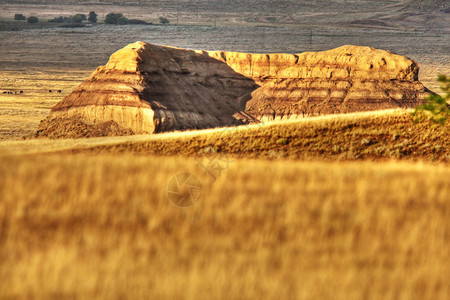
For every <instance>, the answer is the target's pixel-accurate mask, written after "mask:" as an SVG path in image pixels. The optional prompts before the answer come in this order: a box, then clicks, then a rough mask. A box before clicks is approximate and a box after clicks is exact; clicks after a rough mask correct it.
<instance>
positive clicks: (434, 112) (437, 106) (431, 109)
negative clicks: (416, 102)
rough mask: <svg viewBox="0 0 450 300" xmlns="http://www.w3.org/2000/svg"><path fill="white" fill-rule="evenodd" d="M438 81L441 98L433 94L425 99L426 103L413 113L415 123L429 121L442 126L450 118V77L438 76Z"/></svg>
mask: <svg viewBox="0 0 450 300" xmlns="http://www.w3.org/2000/svg"><path fill="white" fill-rule="evenodd" d="M438 81H439V82H440V83H441V90H442V92H443V94H444V95H443V96H441V95H437V94H433V95H430V96H428V97H427V98H426V102H425V103H424V104H422V105H420V106H418V107H416V109H415V110H414V112H413V114H412V115H413V117H414V121H415V122H419V121H422V120H424V119H429V120H431V121H432V122H434V123H437V124H441V125H444V124H445V122H446V121H447V119H448V118H449V116H450V106H449V104H448V103H447V101H449V100H450V76H449V77H447V76H445V75H439V78H438Z"/></svg>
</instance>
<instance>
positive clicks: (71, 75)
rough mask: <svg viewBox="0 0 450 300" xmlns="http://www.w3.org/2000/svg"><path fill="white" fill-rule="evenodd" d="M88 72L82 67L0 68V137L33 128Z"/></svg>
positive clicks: (18, 134) (18, 135)
mask: <svg viewBox="0 0 450 300" xmlns="http://www.w3.org/2000/svg"><path fill="white" fill-rule="evenodd" d="M88 74H89V73H86V72H85V71H82V70H71V71H70V72H64V71H61V70H21V71H1V72H0V140H10V139H16V140H17V139H20V138H22V137H23V136H25V135H29V134H32V133H33V132H35V131H36V128H37V126H38V124H39V121H40V120H42V119H43V118H45V117H46V116H47V115H48V113H49V111H50V109H51V108H52V107H53V106H54V105H55V104H56V103H58V102H59V101H61V100H62V99H63V97H64V96H66V95H67V94H68V93H69V92H70V91H72V90H73V89H74V88H75V87H76V86H77V85H78V84H79V83H80V81H82V80H83V79H84V78H85V77H87V76H88ZM49 90H51V91H52V93H49ZM58 90H61V93H58V92H57V91H58ZM20 91H22V92H23V93H22V94H21V93H20ZM3 92H12V93H14V94H11V95H10V94H3Z"/></svg>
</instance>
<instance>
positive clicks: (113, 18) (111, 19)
mask: <svg viewBox="0 0 450 300" xmlns="http://www.w3.org/2000/svg"><path fill="white" fill-rule="evenodd" d="M105 23H106V24H114V25H125V24H128V23H129V21H128V19H127V18H126V17H124V16H123V15H122V14H116V13H110V14H107V15H106V18H105Z"/></svg>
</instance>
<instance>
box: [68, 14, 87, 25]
mask: <svg viewBox="0 0 450 300" xmlns="http://www.w3.org/2000/svg"><path fill="white" fill-rule="evenodd" d="M86 20H87V18H86V16H85V15H83V14H76V15H74V16H72V18H71V21H72V22H73V23H83V21H86Z"/></svg>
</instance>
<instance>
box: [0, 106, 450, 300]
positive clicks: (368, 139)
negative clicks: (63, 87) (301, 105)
mask: <svg viewBox="0 0 450 300" xmlns="http://www.w3.org/2000/svg"><path fill="white" fill-rule="evenodd" d="M326 128H328V130H325V129H326ZM314 132H315V134H313V133H314ZM447 136H448V125H447V126H445V127H440V126H437V125H433V124H431V123H428V122H422V123H419V124H414V123H413V122H412V121H411V117H410V115H409V112H405V111H399V110H394V111H385V112H371V113H360V114H349V115H342V116H327V117H318V118H312V119H304V120H299V121H289V122H279V123H271V124H264V125H254V126H248V127H241V128H227V129H210V130H203V131H191V132H174V133H166V134H158V135H153V136H128V137H127V136H124V137H106V138H92V139H74V140H71V139H66V140H50V139H31V140H25V141H3V142H1V143H0V172H1V174H2V176H0V199H1V201H0V261H1V263H0V295H1V298H5V299H274V298H279V299H408V300H409V299H448V298H449V296H450V286H449V285H448V278H449V276H450V264H449V261H450V250H449V249H450V247H449V246H450V202H449V199H450V180H449V178H450V169H449V168H448V161H449V148H450V147H449V145H448V143H449V140H448V138H447ZM283 139H286V140H287V141H288V143H286V142H285V141H284V140H283ZM280 141H281V142H280ZM346 144H347V146H346V147H344V145H346ZM382 146H383V147H384V148H383V149H384V150H383V151H381V150H380V149H379V148H380V147H382ZM438 146H439V147H438ZM339 147H341V148H339ZM252 149H255V150H252ZM377 149H378V150H377ZM186 172H187V173H190V174H192V175H194V176H196V177H197V178H198V179H199V181H200V183H201V188H202V194H201V198H200V199H199V200H198V201H197V202H196V203H195V205H193V206H191V207H188V208H181V207H178V206H176V205H174V204H173V203H172V202H171V201H170V199H169V194H168V184H169V182H170V181H171V179H172V178H173V177H174V176H176V175H177V174H180V173H186ZM182 192H183V193H187V194H186V195H189V189H187V190H186V189H185V190H183V191H182Z"/></svg>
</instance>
